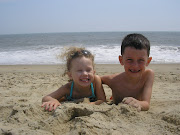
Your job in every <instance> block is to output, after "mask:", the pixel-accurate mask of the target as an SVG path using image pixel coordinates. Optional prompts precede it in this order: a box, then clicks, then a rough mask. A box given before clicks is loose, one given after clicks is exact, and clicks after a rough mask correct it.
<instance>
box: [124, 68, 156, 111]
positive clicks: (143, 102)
mask: <svg viewBox="0 0 180 135" xmlns="http://www.w3.org/2000/svg"><path fill="white" fill-rule="evenodd" d="M146 76H147V79H146V82H145V85H144V88H143V91H142V95H141V99H140V100H137V99H135V98H133V97H125V98H124V99H123V101H122V102H123V103H125V104H128V105H130V106H133V107H135V108H137V109H138V110H139V111H140V110H141V111H147V110H149V106H150V100H151V93H152V86H153V82H154V72H153V71H152V70H147V74H146Z"/></svg>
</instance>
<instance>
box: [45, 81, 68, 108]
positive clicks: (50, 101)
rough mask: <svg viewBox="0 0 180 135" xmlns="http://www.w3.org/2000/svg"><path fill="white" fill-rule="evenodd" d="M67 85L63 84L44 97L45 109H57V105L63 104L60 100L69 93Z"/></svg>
mask: <svg viewBox="0 0 180 135" xmlns="http://www.w3.org/2000/svg"><path fill="white" fill-rule="evenodd" d="M66 87H67V85H65V86H62V87H60V88H59V89H58V90H56V91H54V92H52V93H50V94H49V95H47V96H44V97H43V99H42V107H45V109H46V110H49V111H52V110H55V109H56V107H57V106H59V105H61V104H60V102H59V101H58V100H59V99H61V98H62V97H63V96H64V95H66V93H67V88H66Z"/></svg>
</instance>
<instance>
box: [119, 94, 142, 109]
mask: <svg viewBox="0 0 180 135" xmlns="http://www.w3.org/2000/svg"><path fill="white" fill-rule="evenodd" d="M122 103H124V104H128V105H130V106H132V107H135V108H137V110H138V111H141V105H140V103H139V101H138V100H137V99H135V98H133V97H125V98H124V99H123V101H122Z"/></svg>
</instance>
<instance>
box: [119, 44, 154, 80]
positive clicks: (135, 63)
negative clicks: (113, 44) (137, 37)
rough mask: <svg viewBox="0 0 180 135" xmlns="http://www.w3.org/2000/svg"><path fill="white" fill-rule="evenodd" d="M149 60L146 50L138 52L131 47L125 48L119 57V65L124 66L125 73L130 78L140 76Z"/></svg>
mask: <svg viewBox="0 0 180 135" xmlns="http://www.w3.org/2000/svg"><path fill="white" fill-rule="evenodd" d="M151 59H152V57H148V55H147V50H146V49H141V50H139V49H135V48H133V47H126V48H125V50H124V54H123V56H119V61H120V63H121V65H124V69H125V72H126V73H127V74H128V75H130V76H131V77H138V76H141V75H142V73H143V72H144V71H145V68H146V66H148V65H149V63H150V62H151Z"/></svg>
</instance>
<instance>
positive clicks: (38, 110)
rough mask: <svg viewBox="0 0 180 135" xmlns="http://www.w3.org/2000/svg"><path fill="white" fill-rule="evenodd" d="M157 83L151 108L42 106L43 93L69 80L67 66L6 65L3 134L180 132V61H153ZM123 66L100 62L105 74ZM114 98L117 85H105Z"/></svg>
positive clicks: (0, 109)
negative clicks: (51, 107)
mask: <svg viewBox="0 0 180 135" xmlns="http://www.w3.org/2000/svg"><path fill="white" fill-rule="evenodd" d="M149 68H151V69H153V70H154V71H155V81H154V85H153V92H152V97H151V106H150V109H149V110H148V111H141V112H138V111H137V110H135V109H134V108H132V107H129V106H127V105H124V104H121V103H120V104H118V105H114V104H112V105H109V104H107V103H103V104H101V105H89V104H87V103H83V102H80V103H74V102H65V103H62V105H61V106H59V107H58V108H57V109H56V110H55V111H53V112H47V111H45V110H44V108H42V107H41V99H42V97H43V96H45V95H47V94H49V93H50V92H52V91H55V90H56V89H58V88H59V87H60V86H62V85H63V84H65V83H66V82H67V77H62V76H61V75H62V73H63V71H64V68H63V66H62V65H12V66H3V65H1V66H0V134H5V135H7V134H8V135H11V134H12V135H25V134H26V135H61V134H63V135H64V134H65V135H76V134H77V135H79V134H87V135H102V134H104V135H162V134H168V135H176V134H177V135H178V134H180V64H150V66H149ZM123 71H124V70H123V67H122V66H121V65H120V64H115V65H112V64H108V65H103V64H102V65H101V64H98V65H96V73H97V74H98V75H100V76H102V75H108V74H113V73H119V72H123ZM104 90H105V93H106V98H107V100H108V101H109V98H110V96H111V89H109V88H108V87H107V86H105V85H104Z"/></svg>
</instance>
